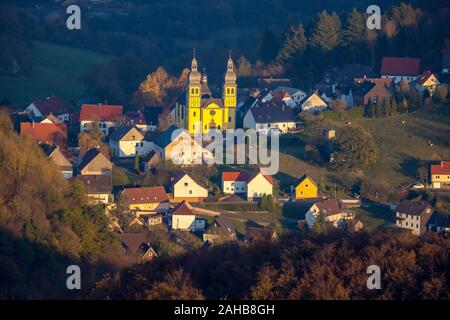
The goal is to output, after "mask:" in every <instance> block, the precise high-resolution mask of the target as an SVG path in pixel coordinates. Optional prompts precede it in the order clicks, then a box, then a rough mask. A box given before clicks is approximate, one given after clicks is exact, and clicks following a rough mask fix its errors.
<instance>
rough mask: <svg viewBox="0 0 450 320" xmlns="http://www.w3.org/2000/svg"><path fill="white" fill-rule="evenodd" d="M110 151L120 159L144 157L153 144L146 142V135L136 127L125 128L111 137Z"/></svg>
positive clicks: (118, 130) (121, 128)
mask: <svg viewBox="0 0 450 320" xmlns="http://www.w3.org/2000/svg"><path fill="white" fill-rule="evenodd" d="M109 149H110V150H111V152H112V154H113V155H114V156H116V157H118V158H127V157H134V156H135V155H136V154H137V155H138V156H143V155H146V154H148V153H149V152H150V151H151V149H152V143H151V142H149V141H145V140H144V135H143V134H142V133H141V132H140V131H139V130H138V129H137V128H136V127H135V126H123V127H120V128H118V129H116V130H115V131H114V132H113V133H112V134H111V135H110V137H109Z"/></svg>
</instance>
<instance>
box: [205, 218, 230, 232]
mask: <svg viewBox="0 0 450 320" xmlns="http://www.w3.org/2000/svg"><path fill="white" fill-rule="evenodd" d="M205 233H207V234H217V233H222V234H225V235H227V236H229V237H232V236H234V235H236V230H235V229H234V227H233V225H232V224H231V223H230V221H229V220H228V219H227V218H226V217H225V216H223V215H220V216H218V217H217V218H216V220H214V222H213V223H212V224H211V226H209V227H208V229H207V230H206V232H205Z"/></svg>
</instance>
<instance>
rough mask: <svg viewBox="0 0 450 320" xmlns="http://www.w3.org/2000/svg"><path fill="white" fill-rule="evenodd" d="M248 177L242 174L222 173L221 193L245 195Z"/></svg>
mask: <svg viewBox="0 0 450 320" xmlns="http://www.w3.org/2000/svg"><path fill="white" fill-rule="evenodd" d="M248 177H249V175H248V174H247V173H244V172H222V191H223V193H224V194H247V180H248Z"/></svg>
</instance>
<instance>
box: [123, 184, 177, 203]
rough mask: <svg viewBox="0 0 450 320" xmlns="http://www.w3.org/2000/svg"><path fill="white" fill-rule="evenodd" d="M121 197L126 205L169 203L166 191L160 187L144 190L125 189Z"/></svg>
mask: <svg viewBox="0 0 450 320" xmlns="http://www.w3.org/2000/svg"><path fill="white" fill-rule="evenodd" d="M123 195H124V196H125V198H126V201H127V202H128V203H137V204H139V203H159V202H165V201H169V197H168V196H167V193H166V190H165V189H164V187H162V186H158V187H145V188H127V189H124V190H123Z"/></svg>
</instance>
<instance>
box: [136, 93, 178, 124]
mask: <svg viewBox="0 0 450 320" xmlns="http://www.w3.org/2000/svg"><path fill="white" fill-rule="evenodd" d="M185 99H186V96H185ZM185 103H186V102H185ZM162 112H163V107H159V106H147V107H145V108H144V117H145V121H146V122H147V125H152V126H158V123H159V117H160V115H161V114H162Z"/></svg>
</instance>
